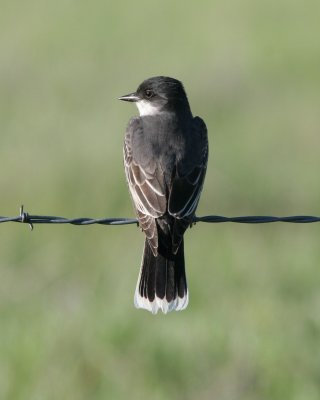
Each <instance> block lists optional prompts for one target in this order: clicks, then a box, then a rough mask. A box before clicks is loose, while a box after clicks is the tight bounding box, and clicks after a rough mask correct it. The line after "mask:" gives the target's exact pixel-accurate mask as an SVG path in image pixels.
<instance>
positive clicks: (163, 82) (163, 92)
mask: <svg viewBox="0 0 320 400" xmlns="http://www.w3.org/2000/svg"><path fill="white" fill-rule="evenodd" d="M119 100H125V101H133V102H135V103H136V105H137V107H138V109H139V113H140V115H141V116H144V115H155V114H159V113H161V112H165V111H169V112H177V113H179V112H183V113H186V112H187V113H191V112H190V107H189V103H188V99H187V95H186V92H185V91H184V88H183V85H182V83H181V82H180V81H178V80H177V79H174V78H169V77H167V76H155V77H153V78H149V79H147V80H145V81H143V82H142V83H141V85H140V86H139V87H138V89H137V91H136V92H134V93H130V94H128V95H126V96H122V97H120V98H119Z"/></svg>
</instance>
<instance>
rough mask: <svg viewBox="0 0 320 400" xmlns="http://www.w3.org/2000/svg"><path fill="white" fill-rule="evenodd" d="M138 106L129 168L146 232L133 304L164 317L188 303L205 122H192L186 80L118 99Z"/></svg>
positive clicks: (128, 139)
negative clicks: (190, 238) (189, 246)
mask: <svg viewBox="0 0 320 400" xmlns="http://www.w3.org/2000/svg"><path fill="white" fill-rule="evenodd" d="M119 100H123V101H127V102H133V103H135V104H136V106H137V108H138V110H139V116H135V117H133V118H131V119H130V120H129V123H128V125H127V128H126V131H125V138H124V145H123V160H124V169H125V175H126V180H127V184H128V187H129V192H130V193H131V197H132V201H133V205H134V209H135V212H136V215H137V219H138V224H139V227H140V228H141V230H142V231H143V232H144V234H145V243H144V250H143V255H142V262H141V266H140V272H139V277H138V282H137V286H136V290H135V295H134V305H135V307H136V308H142V309H145V310H148V311H150V312H152V313H153V314H157V312H158V311H159V310H161V311H162V312H163V313H164V314H166V313H167V312H169V311H173V310H176V311H179V310H184V309H185V308H186V307H187V305H188V301H189V293H188V287H187V279H186V273H185V259H184V238H183V235H184V233H185V231H186V230H187V228H188V227H189V226H192V223H193V219H194V216H195V211H196V208H197V206H198V202H199V198H200V194H201V191H202V188H203V183H204V178H205V174H206V169H207V161H208V135H207V128H206V125H205V123H204V121H203V120H202V119H201V118H200V117H198V116H195V117H194V116H193V115H192V112H191V109H190V105H189V101H188V98H187V95H186V92H185V89H184V86H183V84H182V82H180V81H179V80H177V79H174V78H170V77H167V76H155V77H152V78H149V79H146V80H144V81H143V82H142V83H141V84H140V85H139V87H138V89H137V90H136V91H135V92H133V93H130V94H127V95H125V96H121V97H119Z"/></svg>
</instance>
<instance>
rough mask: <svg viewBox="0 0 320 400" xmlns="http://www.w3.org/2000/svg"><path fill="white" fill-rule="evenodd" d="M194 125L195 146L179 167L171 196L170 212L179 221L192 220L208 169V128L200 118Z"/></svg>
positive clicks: (169, 202) (197, 118)
mask: <svg viewBox="0 0 320 400" xmlns="http://www.w3.org/2000/svg"><path fill="white" fill-rule="evenodd" d="M193 123H194V125H193V131H192V135H193V138H194V139H195V140H194V141H193V143H194V145H192V146H190V149H187V152H186V159H185V160H183V161H182V162H181V166H179V164H178V165H177V169H176V174H175V176H174V177H173V180H172V186H171V190H170V194H169V201H168V211H169V213H170V214H171V215H172V216H174V217H175V218H178V219H183V218H185V219H188V218H191V217H192V216H193V214H194V213H195V210H196V207H197V205H198V202H199V198H200V194H201V190H202V186H203V182H204V177H205V174H206V169H207V161H208V136H207V127H206V125H205V123H204V121H203V120H202V119H201V118H199V117H195V118H194V120H193Z"/></svg>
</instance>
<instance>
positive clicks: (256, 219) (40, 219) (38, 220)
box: [0, 206, 320, 230]
mask: <svg viewBox="0 0 320 400" xmlns="http://www.w3.org/2000/svg"><path fill="white" fill-rule="evenodd" d="M3 222H20V223H23V224H28V225H29V226H30V229H31V230H33V224H71V225H93V224H99V225H132V224H138V220H137V219H135V218H98V219H96V218H86V217H80V218H64V217H55V216H49V215H30V214H29V213H27V212H25V211H24V207H23V206H21V207H20V213H19V215H18V216H16V217H1V216H0V223H3ZM197 222H207V223H222V222H235V223H238V224H266V223H271V222H290V223H296V224H308V223H313V222H320V217H314V216H310V215H295V216H289V217H272V216H263V215H257V216H243V217H223V216H220V215H205V216H203V217H196V216H195V217H194V218H193V220H192V223H197Z"/></svg>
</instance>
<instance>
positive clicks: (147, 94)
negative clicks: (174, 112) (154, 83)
mask: <svg viewBox="0 0 320 400" xmlns="http://www.w3.org/2000/svg"><path fill="white" fill-rule="evenodd" d="M144 94H145V96H146V98H147V99H151V97H152V96H153V91H152V90H150V89H147V90H146V91H145V92H144Z"/></svg>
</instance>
